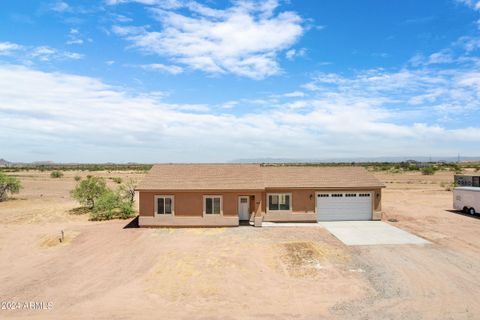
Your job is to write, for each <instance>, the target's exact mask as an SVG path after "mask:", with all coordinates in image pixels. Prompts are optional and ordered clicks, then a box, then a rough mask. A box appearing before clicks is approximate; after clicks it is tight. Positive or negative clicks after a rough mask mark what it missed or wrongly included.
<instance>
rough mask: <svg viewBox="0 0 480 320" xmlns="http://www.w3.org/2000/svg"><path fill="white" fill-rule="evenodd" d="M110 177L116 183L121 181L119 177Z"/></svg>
mask: <svg viewBox="0 0 480 320" xmlns="http://www.w3.org/2000/svg"><path fill="white" fill-rule="evenodd" d="M111 179H112V180H113V182H115V183H118V184H120V183H122V178H120V177H113V178H111Z"/></svg>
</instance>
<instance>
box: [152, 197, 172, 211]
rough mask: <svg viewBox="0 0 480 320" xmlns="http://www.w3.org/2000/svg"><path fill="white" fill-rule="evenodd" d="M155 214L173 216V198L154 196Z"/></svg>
mask: <svg viewBox="0 0 480 320" xmlns="http://www.w3.org/2000/svg"><path fill="white" fill-rule="evenodd" d="M155 214H160V215H166V214H171V215H173V214H174V201H173V196H164V195H160V196H155Z"/></svg>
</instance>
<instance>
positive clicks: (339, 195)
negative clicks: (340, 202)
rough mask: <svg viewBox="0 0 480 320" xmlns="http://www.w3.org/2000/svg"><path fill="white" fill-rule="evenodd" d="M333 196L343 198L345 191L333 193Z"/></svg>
mask: <svg viewBox="0 0 480 320" xmlns="http://www.w3.org/2000/svg"><path fill="white" fill-rule="evenodd" d="M332 197H334V198H342V197H343V193H332Z"/></svg>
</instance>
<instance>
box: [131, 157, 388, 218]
mask: <svg viewBox="0 0 480 320" xmlns="http://www.w3.org/2000/svg"><path fill="white" fill-rule="evenodd" d="M383 187H384V185H383V184H382V183H380V182H379V181H378V180H377V179H376V178H375V177H374V176H373V175H372V174H371V173H369V172H368V171H366V170H365V169H364V168H361V167H315V166H288V165H284V166H264V165H259V164H160V165H155V166H153V167H152V169H151V170H150V172H149V173H148V174H147V175H146V177H145V178H144V179H143V181H142V182H141V183H140V184H139V186H138V187H137V188H136V190H137V191H138V193H139V225H140V226H145V227H147V226H238V225H239V223H240V221H250V222H252V223H254V224H255V225H256V226H259V225H261V223H262V221H276V222H295V221H296V222H315V221H332V220H378V219H380V216H381V190H382V188H383Z"/></svg>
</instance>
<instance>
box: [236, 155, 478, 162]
mask: <svg viewBox="0 0 480 320" xmlns="http://www.w3.org/2000/svg"><path fill="white" fill-rule="evenodd" d="M402 161H418V162H440V161H442V162H457V161H458V156H457V157H412V156H408V157H351V158H347V157H345V158H326V159H304V158H298V159H296V158H252V159H234V160H232V161H230V162H233V163H349V162H402ZM460 161H461V162H464V161H469V162H470V161H480V156H478V157H472V156H469V157H462V156H460Z"/></svg>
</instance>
